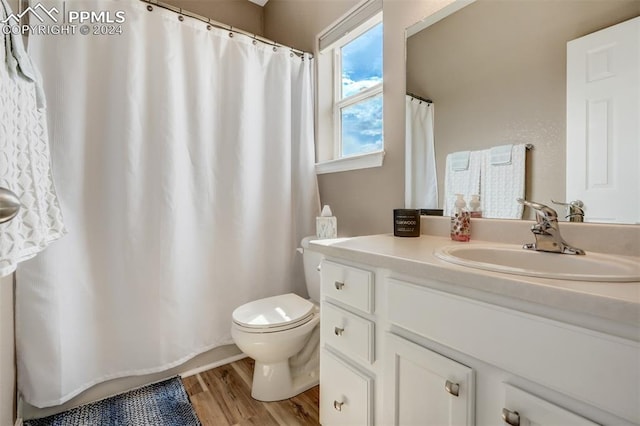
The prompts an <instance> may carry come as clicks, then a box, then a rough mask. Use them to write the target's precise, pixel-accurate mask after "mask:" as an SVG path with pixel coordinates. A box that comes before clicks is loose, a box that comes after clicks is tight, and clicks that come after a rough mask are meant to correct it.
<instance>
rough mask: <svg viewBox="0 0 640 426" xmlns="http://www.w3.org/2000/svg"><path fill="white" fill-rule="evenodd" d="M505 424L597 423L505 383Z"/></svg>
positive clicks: (556, 425) (579, 425)
mask: <svg viewBox="0 0 640 426" xmlns="http://www.w3.org/2000/svg"><path fill="white" fill-rule="evenodd" d="M504 405H505V408H504V409H503V412H502V413H501V415H502V419H503V421H504V424H505V425H516V424H517V425H519V426H598V425H597V423H594V422H592V421H591V420H587V419H585V418H584V417H580V416H578V415H576V414H574V413H572V412H570V411H567V410H565V409H564V408H560V407H558V406H557V405H554V404H551V403H549V402H547V401H545V400H543V399H540V398H538V397H536V396H533V395H531V394H530V393H527V392H525V391H523V390H521V389H518V388H515V387H513V386H511V385H508V384H505V404H504Z"/></svg>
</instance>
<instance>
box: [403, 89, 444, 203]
mask: <svg viewBox="0 0 640 426" xmlns="http://www.w3.org/2000/svg"><path fill="white" fill-rule="evenodd" d="M433 109H434V106H433V103H428V102H424V101H420V100H418V99H415V98H413V97H411V96H407V98H406V114H407V118H406V132H405V134H406V153H405V155H406V157H405V158H406V159H405V167H406V171H405V176H406V177H405V179H406V180H405V188H406V189H405V201H404V205H405V207H406V208H415V209H437V208H438V180H437V175H436V156H435V146H434V140H433V115H434V113H433Z"/></svg>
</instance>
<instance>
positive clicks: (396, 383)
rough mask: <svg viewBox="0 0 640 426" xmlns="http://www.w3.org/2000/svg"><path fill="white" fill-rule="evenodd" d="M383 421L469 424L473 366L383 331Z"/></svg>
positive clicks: (444, 424)
mask: <svg viewBox="0 0 640 426" xmlns="http://www.w3.org/2000/svg"><path fill="white" fill-rule="evenodd" d="M386 339H387V341H386V344H385V346H386V353H385V366H384V368H385V377H384V383H385V392H389V393H388V394H386V395H385V398H384V404H385V407H384V411H385V414H384V415H385V419H384V424H385V425H402V426H405V425H407V426H409V425H438V426H449V425H472V424H474V419H475V415H474V414H475V413H474V400H475V399H474V396H475V383H474V376H473V370H472V369H470V368H469V367H467V366H465V365H462V364H459V363H457V362H455V361H453V360H451V359H449V358H446V357H444V356H442V355H440V354H437V353H435V352H433V351H430V350H429V349H427V348H424V347H422V346H419V345H416V344H415V343H412V342H409V341H408V340H405V339H402V338H400V337H398V336H395V335H393V334H387V335H386Z"/></svg>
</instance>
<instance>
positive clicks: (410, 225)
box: [393, 209, 420, 237]
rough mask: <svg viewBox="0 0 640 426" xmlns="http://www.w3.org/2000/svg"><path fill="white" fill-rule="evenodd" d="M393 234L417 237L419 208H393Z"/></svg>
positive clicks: (418, 233) (418, 231) (418, 234)
mask: <svg viewBox="0 0 640 426" xmlns="http://www.w3.org/2000/svg"><path fill="white" fill-rule="evenodd" d="M393 235H395V236H396V237H419V236H420V210H416V209H394V210H393Z"/></svg>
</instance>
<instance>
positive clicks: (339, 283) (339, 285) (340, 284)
mask: <svg viewBox="0 0 640 426" xmlns="http://www.w3.org/2000/svg"><path fill="white" fill-rule="evenodd" d="M335 286H336V290H342V287H344V283H342V282H340V281H336V282H335Z"/></svg>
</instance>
